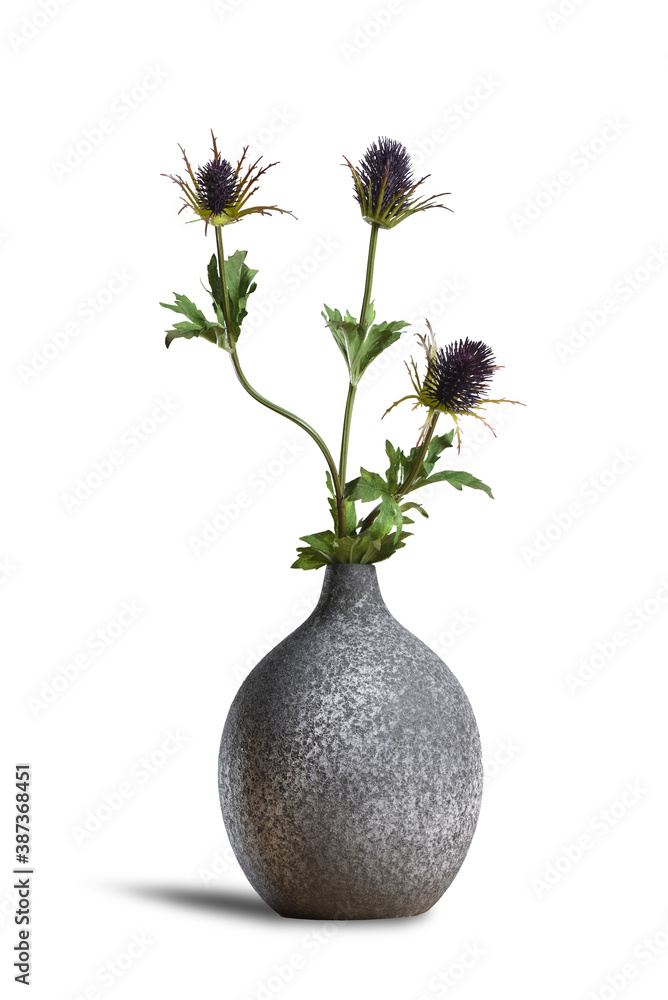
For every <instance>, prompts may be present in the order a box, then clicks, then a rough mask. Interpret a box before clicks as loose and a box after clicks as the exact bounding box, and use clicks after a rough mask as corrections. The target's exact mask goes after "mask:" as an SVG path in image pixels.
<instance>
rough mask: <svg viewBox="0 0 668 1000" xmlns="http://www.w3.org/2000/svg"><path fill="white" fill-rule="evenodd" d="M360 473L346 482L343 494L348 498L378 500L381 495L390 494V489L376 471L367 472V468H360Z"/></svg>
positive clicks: (366, 500) (363, 500)
mask: <svg viewBox="0 0 668 1000" xmlns="http://www.w3.org/2000/svg"><path fill="white" fill-rule="evenodd" d="M360 472H361V475H360V476H358V477H357V479H352V480H351V481H350V482H349V483H346V488H345V490H344V492H343V495H344V496H345V497H346V498H347V499H348V500H361V501H362V502H363V503H368V502H369V501H370V500H378V498H379V497H382V496H391V492H392V491H391V490H390V488H389V487H388V484H387V483H386V482H385V480H384V479H383V477H382V476H379V475H378V473H377V472H369V471H368V470H367V469H360Z"/></svg>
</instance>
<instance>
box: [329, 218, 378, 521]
mask: <svg viewBox="0 0 668 1000" xmlns="http://www.w3.org/2000/svg"><path fill="white" fill-rule="evenodd" d="M379 228H380V227H379V226H378V224H377V223H375V222H373V223H372V224H371V236H370V237H369V253H368V255H367V261H366V278H365V281H364V295H363V297H362V309H361V310H360V326H362V327H363V328H364V330H365V333H366V323H365V320H366V311H367V309H368V308H369V302H370V301H371V288H372V286H373V269H374V266H375V263H376V246H377V244H378V230H379ZM356 394H357V382H352V381H351V383H350V385H349V386H348V398H347V399H346V410H345V413H344V415H343V432H342V434H341V455H340V458H339V480H340V481H341V484H342V486H343V488H344V489H345V485H346V467H347V465H348V445H349V443H350V427H351V424H352V419H353V407H354V406H355V396H356ZM346 531H347V525H346V511H345V507H344V508H343V517H342V518H339V537H340V538H343V537H344V536H345V534H346Z"/></svg>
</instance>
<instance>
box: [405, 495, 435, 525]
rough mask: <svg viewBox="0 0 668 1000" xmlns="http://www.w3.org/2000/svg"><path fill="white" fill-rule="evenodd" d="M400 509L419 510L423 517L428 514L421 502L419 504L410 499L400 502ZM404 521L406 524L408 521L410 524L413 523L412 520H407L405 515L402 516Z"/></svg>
mask: <svg viewBox="0 0 668 1000" xmlns="http://www.w3.org/2000/svg"><path fill="white" fill-rule="evenodd" d="M401 509H402V510H404V511H405V510H419V511H420V513H421V514H422V516H423V517H429V514H428V513H427V511H426V510H425V509H424V507H423V506H422V504H420V503H414V502H413V501H412V500H411V501H409V502H408V503H402V505H401ZM404 522H405V523H406V524H408V523H410V524H412V523H413V522H412V521H410V522H409V520H408V518H407V517H405V518H404Z"/></svg>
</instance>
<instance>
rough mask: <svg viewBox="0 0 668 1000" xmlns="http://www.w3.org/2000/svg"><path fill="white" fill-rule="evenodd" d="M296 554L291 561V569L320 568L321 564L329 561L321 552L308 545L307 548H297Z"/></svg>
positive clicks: (326, 563)
mask: <svg viewBox="0 0 668 1000" xmlns="http://www.w3.org/2000/svg"><path fill="white" fill-rule="evenodd" d="M297 552H298V556H297V558H296V559H295V561H294V562H293V563H292V566H291V567H290V568H291V569H320V568H321V567H322V566H327V565H328V564H329V562H330V560H329V559H327V557H326V556H324V555H323V554H322V552H318V550H317V549H313V548H311V547H310V546H309V547H308V548H298V549H297Z"/></svg>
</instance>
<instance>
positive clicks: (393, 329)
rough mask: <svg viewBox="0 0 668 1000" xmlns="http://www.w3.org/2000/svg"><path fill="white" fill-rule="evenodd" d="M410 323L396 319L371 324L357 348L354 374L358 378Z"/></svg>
mask: <svg viewBox="0 0 668 1000" xmlns="http://www.w3.org/2000/svg"><path fill="white" fill-rule="evenodd" d="M407 326H410V323H405V322H404V321H403V320H398V321H396V322H393V323H379V324H377V325H375V326H372V327H371V329H370V330H369V332H368V333H367V335H366V338H365V340H364V342H363V344H362V345H361V347H360V349H359V353H358V355H357V357H356V360H355V375H356V377H357V379H360V378H361V377H362V375H363V374H364V372H365V371H366V369H367V368H368V367H369V365H370V364H371V362H372V361H375V360H376V358H377V357H378V355H379V354H382V353H383V351H384V350H386V349H387V348H388V347H391V346H392V344H394V343H395V342H396V341H397V340H399V338H400V337H401V331H402V330H404V329H405V328H406V327H407Z"/></svg>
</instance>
